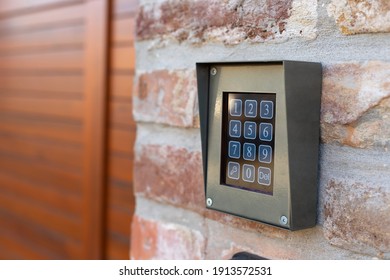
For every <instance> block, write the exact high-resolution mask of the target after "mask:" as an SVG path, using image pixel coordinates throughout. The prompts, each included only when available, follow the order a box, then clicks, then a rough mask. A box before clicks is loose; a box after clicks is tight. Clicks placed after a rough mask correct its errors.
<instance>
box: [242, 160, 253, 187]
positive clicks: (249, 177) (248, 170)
mask: <svg viewBox="0 0 390 280" xmlns="http://www.w3.org/2000/svg"><path fill="white" fill-rule="evenodd" d="M242 179H243V180H244V181H245V182H251V183H253V182H254V181H255V167H254V166H253V165H250V164H244V165H243V166H242Z"/></svg>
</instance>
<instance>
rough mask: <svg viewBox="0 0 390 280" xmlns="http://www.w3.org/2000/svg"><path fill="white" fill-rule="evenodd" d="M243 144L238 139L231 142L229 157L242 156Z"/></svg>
mask: <svg viewBox="0 0 390 280" xmlns="http://www.w3.org/2000/svg"><path fill="white" fill-rule="evenodd" d="M240 150H241V144H240V142H237V141H230V142H229V157H231V158H240Z"/></svg>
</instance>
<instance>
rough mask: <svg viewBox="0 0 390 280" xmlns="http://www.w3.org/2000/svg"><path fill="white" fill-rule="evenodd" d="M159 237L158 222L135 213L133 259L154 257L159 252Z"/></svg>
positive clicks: (133, 222) (132, 235)
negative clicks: (144, 218)
mask: <svg viewBox="0 0 390 280" xmlns="http://www.w3.org/2000/svg"><path fill="white" fill-rule="evenodd" d="M157 238H158V232H157V224H156V223H155V222H151V221H146V220H143V219H142V218H140V217H138V216H137V215H134V216H133V221H132V226H131V252H130V257H131V259H136V260H148V259H153V257H154V256H155V255H156V254H157Z"/></svg>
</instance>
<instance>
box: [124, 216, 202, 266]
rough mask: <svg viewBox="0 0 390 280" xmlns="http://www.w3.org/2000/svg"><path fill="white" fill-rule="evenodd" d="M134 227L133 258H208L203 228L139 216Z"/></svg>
mask: <svg viewBox="0 0 390 280" xmlns="http://www.w3.org/2000/svg"><path fill="white" fill-rule="evenodd" d="M132 230H133V235H132V238H131V240H132V243H131V259H159V260H164V259H168V260H173V259H178V260H186V259H202V258H204V253H203V252H204V250H205V239H204V237H203V235H202V234H201V233H200V232H199V231H196V230H193V229H190V228H187V227H185V226H182V225H178V224H173V223H164V222H163V221H155V220H148V219H144V218H142V217H138V216H136V217H135V218H134V219H133V226H132Z"/></svg>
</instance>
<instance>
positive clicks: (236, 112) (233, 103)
mask: <svg viewBox="0 0 390 280" xmlns="http://www.w3.org/2000/svg"><path fill="white" fill-rule="evenodd" d="M230 115H231V116H233V117H240V116H241V115H242V101H241V100H240V99H232V100H230Z"/></svg>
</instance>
